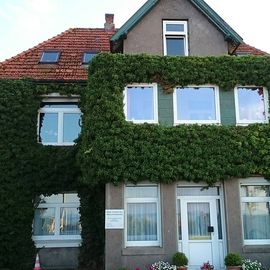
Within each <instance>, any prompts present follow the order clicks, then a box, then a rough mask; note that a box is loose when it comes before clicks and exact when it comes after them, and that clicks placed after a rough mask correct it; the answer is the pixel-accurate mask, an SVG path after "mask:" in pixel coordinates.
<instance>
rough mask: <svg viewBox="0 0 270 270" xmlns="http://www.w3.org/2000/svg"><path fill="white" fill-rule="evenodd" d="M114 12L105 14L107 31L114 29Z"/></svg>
mask: <svg viewBox="0 0 270 270" xmlns="http://www.w3.org/2000/svg"><path fill="white" fill-rule="evenodd" d="M113 19H114V14H105V23H104V29H105V30H107V31H110V30H114V29H115V27H114V23H113Z"/></svg>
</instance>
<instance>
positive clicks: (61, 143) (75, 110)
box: [37, 94, 82, 146]
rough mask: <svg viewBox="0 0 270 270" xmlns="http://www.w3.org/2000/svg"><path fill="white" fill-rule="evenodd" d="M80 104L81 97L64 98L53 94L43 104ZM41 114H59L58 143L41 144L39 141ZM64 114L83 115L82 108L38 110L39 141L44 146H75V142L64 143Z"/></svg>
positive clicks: (44, 99) (45, 98)
mask: <svg viewBox="0 0 270 270" xmlns="http://www.w3.org/2000/svg"><path fill="white" fill-rule="evenodd" d="M61 102H63V103H78V102H79V97H78V96H73V97H70V98H68V97H63V96H57V95H55V94H52V95H50V96H46V97H44V98H43V99H42V103H52V104H53V103H61ZM41 113H57V114H58V121H57V122H58V129H57V134H58V136H57V142H40V141H39V131H40V114H41ZM64 113H79V114H80V115H82V113H81V110H80V108H79V107H78V108H40V109H39V110H38V120H37V141H38V143H40V144H42V145H55V146H69V145H74V144H75V143H74V142H64V141H63V139H64V133H63V128H64Z"/></svg>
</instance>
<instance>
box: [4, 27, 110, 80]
mask: <svg viewBox="0 0 270 270" xmlns="http://www.w3.org/2000/svg"><path fill="white" fill-rule="evenodd" d="M114 33H115V31H106V30H104V29H103V28H70V29H68V30H66V31H65V32H63V33H61V34H59V35H57V36H55V37H53V38H51V39H49V40H47V41H44V42H42V43H40V44H38V45H37V46H35V47H33V48H31V49H29V50H27V51H24V52H22V53H20V54H18V55H16V56H14V57H11V58H10V59H8V60H5V61H4V62H2V63H0V78H10V79H21V78H24V77H27V78H33V79H36V80H55V81H57V80H59V81H63V80H65V81H86V80H87V75H88V71H87V68H85V65H82V56H83V52H85V51H98V52H109V51H110V38H111V36H112V35H113V34H114ZM50 49H57V50H59V51H60V53H61V55H60V58H59V61H58V63H56V64H39V61H40V57H41V54H42V52H43V51H44V50H50Z"/></svg>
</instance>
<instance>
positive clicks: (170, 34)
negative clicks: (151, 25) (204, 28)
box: [163, 21, 188, 56]
mask: <svg viewBox="0 0 270 270" xmlns="http://www.w3.org/2000/svg"><path fill="white" fill-rule="evenodd" d="M163 47H164V55H175V56H177V55H179V56H187V55H188V34H187V22H186V21H163Z"/></svg>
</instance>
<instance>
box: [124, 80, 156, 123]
mask: <svg viewBox="0 0 270 270" xmlns="http://www.w3.org/2000/svg"><path fill="white" fill-rule="evenodd" d="M124 103H125V106H124V110H125V116H126V120H127V121H132V122H134V123H144V122H147V123H158V111H157V85H156V84H145V85H144V84H140V85H129V86H127V87H126V88H125V91H124Z"/></svg>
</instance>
